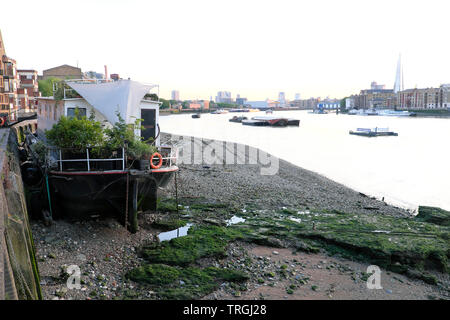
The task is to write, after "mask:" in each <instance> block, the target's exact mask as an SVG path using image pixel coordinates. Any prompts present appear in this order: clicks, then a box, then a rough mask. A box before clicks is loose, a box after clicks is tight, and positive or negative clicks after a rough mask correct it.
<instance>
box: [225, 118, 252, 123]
mask: <svg viewBox="0 0 450 320" xmlns="http://www.w3.org/2000/svg"><path fill="white" fill-rule="evenodd" d="M242 120H248V118H247V117H238V116H234V117H233V118H231V119H230V120H228V121H230V122H238V123H241V122H242Z"/></svg>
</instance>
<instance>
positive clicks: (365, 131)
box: [349, 127, 398, 137]
mask: <svg viewBox="0 0 450 320" xmlns="http://www.w3.org/2000/svg"><path fill="white" fill-rule="evenodd" d="M349 134H353V135H357V136H363V137H378V136H398V133H396V132H393V131H389V128H378V127H376V128H373V129H371V128H357V129H356V131H352V130H350V131H349Z"/></svg>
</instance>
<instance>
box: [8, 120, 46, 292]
mask: <svg viewBox="0 0 450 320" xmlns="http://www.w3.org/2000/svg"><path fill="white" fill-rule="evenodd" d="M0 178H1V183H0V300H5V299H40V298H41V290H40V286H39V271H38V268H37V263H36V258H35V250H34V243H33V237H32V234H31V229H30V225H29V220H28V213H27V207H26V201H25V192H24V187H23V184H22V177H21V173H20V162H19V155H18V145H17V135H16V130H15V129H1V130H0Z"/></svg>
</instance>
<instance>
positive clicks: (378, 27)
mask: <svg viewBox="0 0 450 320" xmlns="http://www.w3.org/2000/svg"><path fill="white" fill-rule="evenodd" d="M0 8H1V9H0V10H1V11H0V12H1V13H2V14H1V19H0V30H1V31H2V34H3V40H4V42H5V46H6V52H7V54H8V56H10V57H12V58H14V59H16V60H17V63H18V67H19V68H23V69H25V68H33V69H36V70H38V71H39V72H40V73H41V72H42V70H44V69H48V68H51V67H54V66H58V65H61V64H69V65H73V66H76V65H77V62H78V65H79V67H81V68H82V70H83V71H89V70H95V71H97V72H101V73H103V66H104V65H105V64H106V65H107V66H108V71H109V73H119V74H120V76H121V77H123V78H128V77H130V78H131V79H133V80H139V81H144V82H148V83H156V84H159V85H160V95H161V97H163V98H170V92H171V90H173V89H177V90H179V91H180V98H181V99H191V98H200V99H205V98H206V99H208V98H209V97H210V96H212V97H213V98H214V97H215V95H216V94H217V91H231V93H232V96H233V97H235V96H236V94H240V95H241V97H247V98H248V99H249V100H262V99H265V98H273V99H276V98H277V97H278V92H280V91H284V92H285V93H286V97H287V99H293V98H294V94H295V93H300V94H301V97H302V98H309V97H312V96H321V97H322V98H323V97H326V96H330V97H337V98H341V97H344V96H346V95H350V94H352V93H357V92H359V90H361V89H366V88H368V87H369V86H370V82H371V81H377V82H378V83H381V84H386V87H387V88H392V87H393V85H394V80H395V70H396V64H397V59H398V55H399V53H401V54H402V58H403V68H404V76H405V88H409V87H415V86H418V87H437V86H439V85H440V84H441V83H450V54H449V53H450V41H449V39H450V33H449V30H450V10H449V9H450V1H449V0H427V1H415V0H409V1H403V0H377V1H364V0H359V1H358V0H339V1H338V0H314V1H283V0H276V1H275V0H274V1H264V0H257V1H252V0H238V1H234V0H223V1H222V0H217V1H214V0H205V1H198V0H189V1H187V0H179V1H175V0H164V1H143V0H142V1H138V0H126V1H124V0H123V1H122V0H104V1H100V0H77V1H69V0H59V1H56V0H55V1H52V0H39V1H36V0H30V1H25V0H14V1H11V0H0Z"/></svg>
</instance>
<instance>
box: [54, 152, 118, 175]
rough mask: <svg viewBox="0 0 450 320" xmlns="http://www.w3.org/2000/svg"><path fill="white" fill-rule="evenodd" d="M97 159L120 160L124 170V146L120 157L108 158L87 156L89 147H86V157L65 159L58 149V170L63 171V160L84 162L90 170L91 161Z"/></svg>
mask: <svg viewBox="0 0 450 320" xmlns="http://www.w3.org/2000/svg"><path fill="white" fill-rule="evenodd" d="M97 161H121V162H122V170H125V148H122V158H109V159H92V158H90V157H89V149H86V158H85V159H65V160H63V158H62V150H61V149H59V159H58V164H59V171H63V162H86V164H87V171H91V162H97Z"/></svg>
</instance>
